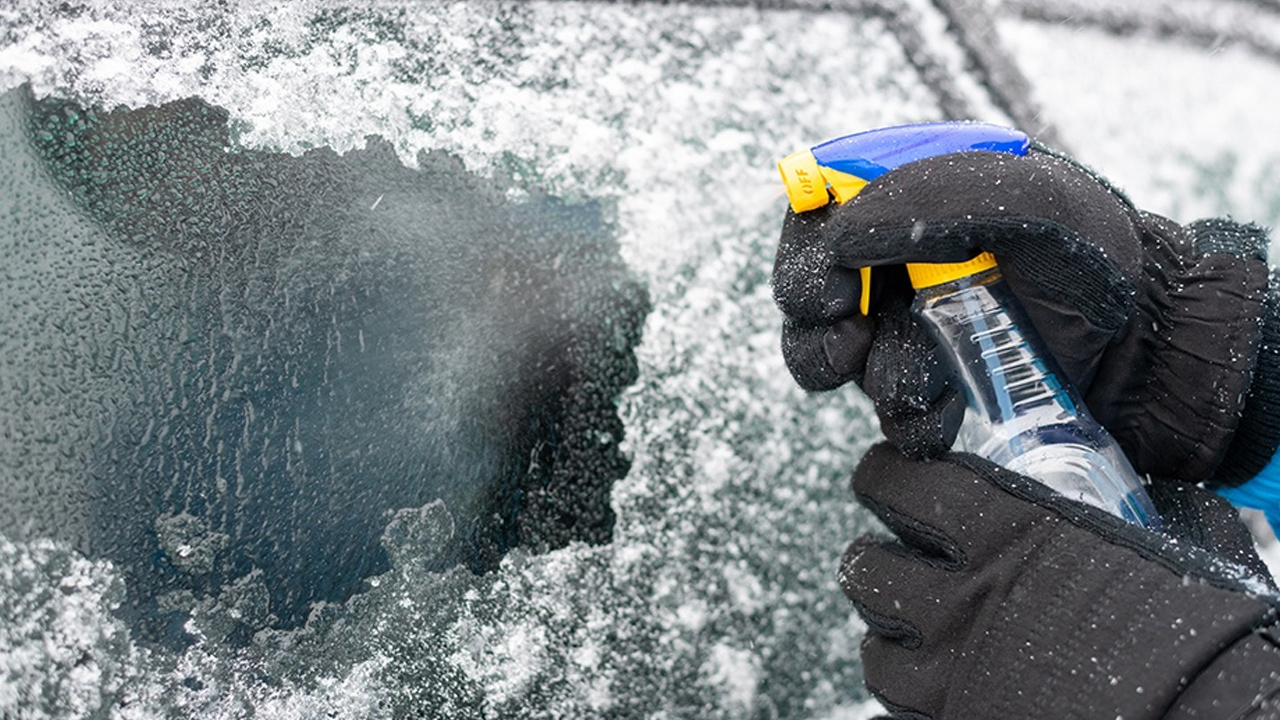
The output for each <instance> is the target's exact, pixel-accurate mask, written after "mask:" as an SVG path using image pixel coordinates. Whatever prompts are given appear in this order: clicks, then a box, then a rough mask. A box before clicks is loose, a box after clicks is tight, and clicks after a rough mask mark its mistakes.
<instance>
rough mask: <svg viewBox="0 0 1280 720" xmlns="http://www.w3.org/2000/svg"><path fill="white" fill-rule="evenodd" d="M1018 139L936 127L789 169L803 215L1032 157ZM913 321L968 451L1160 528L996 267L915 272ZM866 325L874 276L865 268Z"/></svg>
mask: <svg viewBox="0 0 1280 720" xmlns="http://www.w3.org/2000/svg"><path fill="white" fill-rule="evenodd" d="M1029 147H1030V142H1029V140H1028V138H1027V136H1026V135H1025V134H1023V133H1021V132H1018V131H1016V130H1012V129H1010V128H1005V127H1001V126H997V125H987V124H981V123H925V124H919V125H905V126H899V127H890V128H884V129H880V130H872V131H870V132H865V133H858V134H856V135H848V136H845V137H842V138H838V139H836V140H832V141H830V142H827V143H823V144H821V145H818V146H816V147H813V148H811V149H809V150H804V151H801V152H798V153H795V154H793V155H790V156H788V157H787V158H785V159H783V160H782V161H781V162H779V163H778V169H779V171H780V172H781V173H782V179H783V182H784V183H785V184H786V187H787V196H788V199H789V200H790V202H791V206H792V209H793V210H795V211H796V212H806V211H809V210H813V209H816V208H819V207H822V206H824V205H826V204H827V203H829V202H830V201H831V199H832V197H834V199H835V200H836V201H837V202H841V203H843V202H847V201H848V200H850V199H852V198H853V197H855V196H856V195H857V194H858V193H859V192H861V190H862V188H863V187H865V186H866V185H867V183H869V182H870V181H872V180H874V179H876V178H877V177H879V176H880V175H883V174H885V173H887V172H889V171H890V170H892V169H894V168H897V167H901V166H902V165H905V164H907V163H910V162H914V161H916V160H922V159H924V158H928V157H935V156H939V155H948V154H952V153H959V152H967V151H975V150H988V151H993V152H1005V153H1009V154H1012V155H1024V154H1026V152H1027V150H1028V148H1029ZM907 273H908V275H909V276H910V277H911V283H912V286H913V287H914V288H915V289H916V297H915V301H914V303H913V305H912V311H913V312H914V313H915V314H916V316H917V317H918V318H920V319H921V320H922V321H923V322H924V324H925V325H926V327H928V328H929V331H930V332H931V333H932V334H933V337H934V338H935V340H937V343H938V347H939V348H940V349H941V350H942V351H943V354H944V355H946V356H947V359H948V361H949V362H950V363H951V364H952V367H953V368H954V370H955V371H956V375H957V377H959V378H960V380H961V381H962V383H963V385H964V389H965V395H966V398H967V400H968V408H967V410H966V412H965V419H964V422H963V423H962V425H961V428H960V436H959V443H960V446H961V448H963V449H965V450H968V451H970V452H974V453H976V454H978V455H981V456H983V457H985V458H987V459H989V460H991V461H992V462H995V463H996V464H998V465H1001V466H1003V467H1005V468H1008V469H1009V470H1012V471H1014V472H1017V473H1020V474H1023V475H1027V476H1029V477H1031V478H1034V479H1036V480H1038V481H1040V482H1042V483H1044V484H1045V485H1047V486H1048V487H1050V488H1052V489H1053V490H1055V491H1057V492H1059V493H1061V494H1063V495H1065V496H1066V497H1069V498H1071V499H1074V500H1079V501H1081V502H1084V503H1088V504H1090V505H1094V506H1096V507H1099V508H1102V509H1103V510H1106V511H1107V512H1110V513H1112V514H1113V515H1116V516H1118V517H1121V518H1124V519H1125V520H1128V521H1129V522H1132V523H1135V524H1138V525H1143V526H1146V527H1150V528H1158V527H1159V526H1160V518H1159V515H1158V514H1157V513H1156V510H1155V508H1154V506H1153V505H1152V504H1151V500H1150V498H1149V497H1148V496H1147V494H1146V492H1145V491H1144V490H1143V488H1142V482H1141V480H1140V479H1139V477H1138V474H1137V473H1136V472H1135V471H1134V469H1133V467H1132V466H1131V465H1130V464H1129V461H1128V460H1127V459H1126V458H1125V456H1124V453H1123V452H1121V450H1120V448H1119V446H1118V445H1117V443H1116V441H1115V439H1114V438H1112V437H1111V435H1110V434H1109V433H1108V432H1107V431H1106V429H1105V428H1103V427H1102V426H1101V425H1100V424H1099V423H1098V422H1097V421H1096V420H1094V419H1093V417H1092V416H1091V415H1090V414H1089V412H1088V410H1087V409H1086V408H1085V406H1084V403H1082V402H1081V401H1080V397H1079V395H1078V394H1077V392H1076V391H1075V389H1074V388H1073V387H1072V386H1071V384H1070V383H1069V382H1068V381H1067V378H1066V376H1065V375H1064V374H1063V373H1062V371H1061V369H1060V368H1058V366H1057V364H1056V362H1055V361H1054V358H1053V355H1052V354H1051V353H1050V352H1049V351H1048V349H1047V348H1046V347H1045V345H1044V343H1043V341H1042V340H1041V339H1040V337H1039V336H1038V335H1037V334H1036V332H1035V328H1034V326H1033V325H1032V324H1031V321H1030V319H1029V318H1028V317H1027V315H1026V312H1025V311H1024V310H1023V308H1022V306H1021V304H1020V303H1019V302H1018V300H1017V297H1016V296H1014V294H1013V293H1012V291H1010V290H1009V288H1008V287H1007V285H1006V284H1005V282H1004V280H1003V279H1002V277H1001V275H1000V270H999V267H998V265H997V260H996V258H995V257H993V256H992V255H990V254H989V253H982V254H980V255H978V256H977V257H974V258H972V259H970V260H968V261H965V262H959V263H908V264H907ZM862 280H863V282H862V296H861V302H860V306H861V309H862V312H863V314H867V313H868V312H869V304H870V286H871V282H870V268H863V269H862Z"/></svg>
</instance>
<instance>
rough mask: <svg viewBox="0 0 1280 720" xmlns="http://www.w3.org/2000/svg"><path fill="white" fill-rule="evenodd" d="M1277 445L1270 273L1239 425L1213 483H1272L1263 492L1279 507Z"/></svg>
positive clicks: (1277, 373)
mask: <svg viewBox="0 0 1280 720" xmlns="http://www.w3.org/2000/svg"><path fill="white" fill-rule="evenodd" d="M1277 448H1280V274H1277V273H1274V272H1273V273H1272V274H1271V276H1270V282H1269V283H1268V287H1267V297H1266V301H1265V305H1264V308H1263V316H1262V333H1261V338H1260V340H1259V348H1258V357H1257V360H1256V363H1255V365H1254V369H1253V379H1252V382H1251V383H1250V385H1249V394H1248V395H1247V396H1246V398H1245V402H1244V409H1243V411H1242V413H1241V417H1240V424H1239V426H1238V427H1237V428H1236V432H1235V435H1234V436H1233V437H1232V439H1231V444H1230V446H1229V447H1228V448H1227V452H1226V455H1225V456H1224V457H1223V460H1222V464H1221V465H1220V466H1219V467H1218V469H1217V471H1216V472H1215V473H1214V475H1213V483H1214V484H1216V485H1219V486H1225V487H1238V486H1243V485H1246V484H1250V485H1251V484H1253V482H1252V481H1253V480H1254V479H1255V478H1258V479H1259V480H1260V482H1259V485H1264V484H1269V485H1273V486H1275V487H1274V489H1273V490H1272V491H1270V492H1266V493H1263V495H1264V496H1265V495H1271V503H1270V504H1271V505H1272V506H1273V507H1280V464H1277V463H1276V462H1275V457H1276V450H1277ZM1273 465H1275V467H1272V466H1273ZM1263 474H1267V475H1274V476H1275V477H1276V479H1277V482H1271V483H1266V482H1265V480H1264V479H1262V478H1259V476H1260V475H1263ZM1254 490H1255V491H1256V490H1261V488H1260V487H1259V488H1255V489H1254ZM1233 502H1234V501H1233ZM1249 506H1250V507H1256V505H1249ZM1263 509H1266V508H1263Z"/></svg>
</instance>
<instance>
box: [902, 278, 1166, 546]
mask: <svg viewBox="0 0 1280 720" xmlns="http://www.w3.org/2000/svg"><path fill="white" fill-rule="evenodd" d="M907 272H908V274H909V275H910V277H911V284H912V286H913V287H915V289H916V298H915V302H914V304H913V306H912V310H913V311H914V312H915V313H916V315H917V316H918V317H919V318H921V319H922V320H923V321H924V323H925V325H926V326H928V328H929V330H930V331H931V332H932V333H933V335H934V338H935V339H936V340H937V342H938V346H939V348H940V350H941V351H942V352H943V353H944V354H946V355H947V356H948V358H949V360H950V361H951V363H952V365H953V367H954V368H955V370H956V372H957V373H958V375H959V376H960V379H961V380H962V382H963V385H964V388H965V394H966V395H967V396H968V401H969V407H968V410H967V411H966V413H965V420H964V422H963V424H962V425H961V429H960V437H959V442H960V445H961V447H962V448H963V449H965V450H967V451H969V452H973V453H975V454H978V455H981V456H983V457H985V458H987V459H989V460H991V461H992V462H995V463H996V464H998V465H1001V466H1003V467H1005V468H1008V469H1009V470H1012V471H1014V472H1017V473H1021V474H1023V475H1027V476H1029V477H1032V478H1034V479H1036V480H1039V481H1040V482H1042V483H1044V484H1045V485H1048V486H1049V487H1050V488H1052V489H1054V490H1056V491H1057V492H1059V493H1061V494H1062V495H1065V496H1066V497H1068V498H1071V499H1073V500H1079V501H1081V502H1084V503H1088V504H1090V505H1093V506H1096V507H1099V508H1102V509H1103V510H1106V511H1107V512H1110V513H1112V514H1114V515H1117V516H1119V517H1121V518H1124V519H1125V520H1128V521H1129V522H1132V523H1135V524H1138V525H1143V526H1145V527H1150V528H1158V527H1159V525H1160V517H1159V515H1158V514H1157V513H1156V510H1155V507H1154V506H1153V505H1152V504H1151V499H1150V498H1149V497H1148V496H1147V493H1146V492H1145V491H1144V490H1143V488H1142V482H1141V480H1140V479H1139V477H1138V475H1137V473H1136V472H1135V471H1134V470H1133V467H1132V466H1131V465H1130V464H1129V461H1128V460H1127V459H1126V458H1125V456H1124V453H1123V452H1121V451H1120V447H1119V446H1118V445H1117V444H1116V441H1115V439H1114V438H1112V437H1111V435H1110V434H1109V433H1108V432H1107V431H1106V429H1105V428H1103V427H1102V426H1101V425H1099V424H1098V422H1097V421H1096V420H1094V419H1093V417H1092V416H1091V415H1090V414H1089V411H1088V410H1087V409H1086V408H1085V406H1084V404H1083V403H1082V402H1081V401H1080V398H1079V397H1078V395H1077V393H1076V391H1075V390H1074V389H1073V387H1072V386H1071V384H1070V383H1069V382H1068V381H1067V379H1066V376H1065V375H1063V374H1062V371H1061V370H1060V369H1059V368H1058V367H1057V365H1056V363H1055V362H1054V360H1053V356H1052V355H1051V354H1050V353H1049V352H1048V349H1047V348H1046V347H1044V344H1043V342H1042V341H1041V340H1040V337H1039V335H1037V334H1036V332H1035V329H1034V326H1032V324H1031V321H1030V319H1029V318H1028V317H1027V315H1026V312H1025V311H1024V310H1023V309H1022V305H1021V304H1020V303H1019V302H1018V299H1017V298H1016V297H1015V296H1014V295H1013V293H1012V292H1011V291H1010V290H1009V288H1008V286H1007V285H1006V284H1005V282H1004V280H1003V278H1002V277H1001V275H1000V270H999V268H998V267H996V261H995V258H994V257H992V256H991V255H990V254H989V253H983V254H981V255H979V256H977V257H975V258H973V259H972V260H969V261H967V262H961V263H946V264H931V263H930V264H926V263H909V264H908V265H907Z"/></svg>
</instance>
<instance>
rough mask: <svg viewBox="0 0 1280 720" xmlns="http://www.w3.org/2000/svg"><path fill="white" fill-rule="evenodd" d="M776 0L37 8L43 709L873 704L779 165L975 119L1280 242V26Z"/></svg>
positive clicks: (25, 105)
mask: <svg viewBox="0 0 1280 720" xmlns="http://www.w3.org/2000/svg"><path fill="white" fill-rule="evenodd" d="M768 5H769V7H765V8H760V7H756V6H754V5H747V4H740V5H735V4H732V3H730V4H710V5H698V4H689V5H666V4H612V3H565V2H548V3H493V2H463V3H456V2H449V3H422V4H416V3H403V4H400V3H387V4H379V5H376V6H373V7H352V6H346V5H343V4H340V3H298V4H273V3H261V4H258V5H247V6H234V7H233V8H227V7H224V6H223V5H220V4H216V3H205V4H197V5H194V6H188V5H178V4H176V3H154V4H145V5H142V6H134V5H132V4H127V3H121V4H118V5H116V4H112V3H108V2H102V3H91V4H84V5H72V4H62V5H56V6H55V5H53V4H48V3H34V2H33V3H19V4H18V5H17V6H15V7H12V8H10V9H6V10H0V23H2V24H0V82H2V83H3V85H2V86H0V91H3V94H2V95H0V165H3V169H0V188H2V190H0V206H2V207H3V210H2V211H0V248H2V253H3V256H2V258H0V261H2V264H0V300H2V301H3V308H4V309H3V311H0V329H2V330H3V332H0V611H2V612H3V614H4V616H5V617H10V618H15V622H14V623H12V624H9V625H8V626H7V627H0V668H2V669H3V673H0V676H2V678H0V715H5V714H14V715H15V716H19V717H128V718H132V717H139V718H141V717H187V716H192V715H196V714H201V715H203V716H208V717H242V716H247V715H256V716H261V717H268V718H284V717H315V716H322V715H324V714H326V713H328V714H331V715H332V716H338V717H420V716H421V717H599V716H609V717H690V718H692V717H699V718H702V717H795V718H861V717H871V716H872V715H873V714H874V713H875V712H876V711H877V706H876V705H875V703H874V702H872V701H870V700H869V699H868V695H867V693H866V690H865V688H864V687H863V685H862V681H861V668H860V661H859V657H858V644H859V641H860V639H861V637H862V634H863V632H864V629H865V628H864V627H863V625H862V624H861V622H860V621H859V620H858V619H857V616H856V614H855V613H854V612H853V609H852V608H851V606H850V605H849V604H848V602H847V601H846V600H845V599H844V597H843V595H842V594H841V592H840V589H839V586H838V584H837V582H836V577H835V575H836V569H837V567H838V565H839V558H840V555H841V553H842V552H843V549H844V547H845V545H846V544H847V543H848V541H849V540H851V539H852V538H853V537H855V536H856V535H858V534H859V533H861V532H864V531H866V530H867V529H869V528H871V527H872V525H873V521H872V520H871V519H870V515H869V514H867V513H866V512H865V511H864V510H862V509H861V508H859V507H857V506H856V504H855V503H854V502H853V500H852V497H851V496H850V494H849V493H848V490H847V480H848V476H849V473H850V471H851V469H852V468H853V466H854V464H855V463H856V461H857V459H858V458H859V457H860V456H861V455H862V453H863V452H864V451H865V450H866V449H867V448H868V447H869V446H870V445H871V444H872V443H874V442H875V441H876V440H877V438H878V437H879V434H878V429H877V424H876V420H875V416H874V411H873V409H872V407H871V406H870V403H869V401H867V400H866V399H865V397H863V396H862V395H861V394H860V393H858V392H856V391H854V390H852V389H850V390H848V391H840V392H836V393H829V394H824V395H806V394H804V393H803V392H802V391H801V390H800V389H799V388H798V387H797V386H796V385H795V383H794V381H792V379H791V377H790V376H789V374H788V372H787V370H786V368H785V366H784V364H783V361H782V356H781V353H780V352H779V349H778V348H779V342H780V341H779V331H780V316H779V314H778V312H777V310H776V309H775V307H774V304H773V299H772V295H771V290H770V287H769V274H770V269H771V265H772V262H773V256H774V252H775V249H776V244H777V235H778V230H779V227H780V224H781V218H782V215H783V212H784V209H785V206H786V205H785V203H786V200H785V198H784V195H783V189H782V185H781V182H780V181H779V180H778V176H777V171H776V169H775V167H774V163H775V162H776V161H777V160H778V159H780V158H781V157H783V156H785V155H787V154H789V153H791V152H793V151H795V150H798V149H801V148H805V147H809V146H812V145H815V144H817V143H818V142H821V141H823V140H827V139H830V138H833V137H837V136H840V135H844V134H847V133H850V132H854V131H858V130H864V129H868V128H872V127H879V126H883V125H893V124H901V123H907V122H916V121H925V120H939V119H967V118H972V119H979V120H985V121H990V122H997V123H1001V124H1013V125H1018V126H1020V127H1023V128H1024V129H1025V130H1027V131H1028V132H1030V133H1032V134H1034V135H1037V136H1038V137H1040V138H1042V139H1045V140H1047V141H1052V142H1054V143H1058V144H1060V145H1061V146H1063V147H1066V148H1069V149H1070V150H1071V151H1073V152H1076V153H1078V154H1079V155H1080V156H1081V157H1082V159H1084V160H1085V161H1087V162H1090V163H1093V164H1096V165H1098V166H1099V167H1100V168H1101V169H1103V170H1104V171H1105V172H1106V173H1107V174H1108V175H1110V176H1111V177H1113V178H1115V179H1116V180H1118V181H1119V182H1120V183H1121V184H1122V185H1124V186H1125V188H1126V189H1127V190H1129V191H1130V192H1131V193H1133V194H1138V193H1141V195H1142V201H1143V205H1144V206H1145V207H1151V208H1152V209H1154V210H1158V211H1161V212H1165V213H1168V214H1170V215H1171V216H1174V217H1177V218H1179V219H1182V220H1189V219H1192V218H1194V217H1198V216H1200V215H1203V214H1213V213H1224V212H1229V213H1233V214H1237V215H1240V216H1247V217H1248V218H1250V219H1252V220H1256V221H1258V222H1262V223H1266V222H1271V223H1274V222H1276V221H1280V174H1277V172H1280V171H1277V170H1276V168H1280V162H1277V160H1280V139H1277V138H1276V137H1275V134H1274V133H1273V132H1270V131H1269V130H1266V129H1264V124H1265V126H1266V127H1270V122H1271V119H1270V118H1269V117H1268V116H1267V114H1266V113H1257V112H1250V111H1249V110H1250V109H1251V108H1252V107H1253V106H1252V105H1251V104H1250V102H1253V103H1254V104H1256V99H1257V98H1258V97H1263V96H1264V95H1263V94H1262V93H1264V91H1263V89H1262V88H1265V87H1275V86H1276V83H1277V82H1280V69H1278V68H1277V67H1276V66H1275V64H1274V61H1273V60H1271V59H1269V58H1270V57H1273V56H1269V55H1267V54H1265V53H1263V52H1261V51H1259V50H1258V49H1257V48H1256V47H1249V46H1246V45H1245V44H1243V43H1242V42H1241V43H1234V44H1233V43H1230V42H1228V41H1229V40H1230V39H1231V38H1232V37H1237V36H1241V37H1242V33H1243V28H1244V27H1246V26H1247V25H1248V24H1250V23H1253V24H1258V23H1263V22H1264V21H1265V22H1274V21H1275V20H1276V18H1275V13H1273V12H1271V11H1269V10H1266V9H1260V8H1257V7H1255V8H1254V9H1253V10H1246V9H1243V8H1244V6H1246V5H1248V4H1247V3H1240V5H1241V8H1242V9H1240V11H1239V14H1238V16H1237V17H1236V19H1234V20H1231V21H1230V22H1234V23H1236V24H1235V25H1231V24H1230V22H1228V21H1227V20H1221V21H1215V22H1221V23H1225V25H1224V26H1223V27H1217V28H1216V31H1217V32H1219V34H1220V35H1221V36H1222V37H1224V38H1226V40H1224V41H1222V42H1223V43H1224V44H1221V45H1220V46H1219V47H1217V48H1216V49H1215V50H1214V51H1213V52H1212V53H1210V52H1205V51H1204V48H1203V47H1202V46H1201V45H1199V44H1197V42H1198V41H1197V38H1199V37H1200V36H1201V35H1202V33H1201V34H1197V33H1196V32H1192V30H1197V29H1202V28H1203V27H1205V26H1206V24H1207V23H1208V21H1207V20H1203V19H1201V18H1200V16H1198V15H1196V14H1195V11H1196V8H1197V7H1198V6H1197V5H1196V4H1195V3H1190V2H1187V3H1181V4H1178V5H1179V7H1180V8H1181V9H1182V11H1183V12H1184V14H1185V17H1183V16H1179V17H1178V18H1177V23H1175V30H1176V29H1177V28H1182V29H1184V30H1186V32H1181V33H1180V32H1166V33H1164V34H1160V33H1157V32H1154V31H1151V32H1147V33H1146V34H1144V32H1145V31H1144V30H1143V28H1144V27H1146V26H1144V25H1143V24H1142V23H1143V22H1146V21H1149V23H1150V24H1151V26H1152V27H1155V25H1156V20H1158V18H1153V17H1149V16H1148V15H1144V11H1142V10H1141V9H1140V4H1135V7H1134V8H1128V7H1127V6H1125V8H1124V12H1127V13H1129V15H1128V16H1126V17H1129V18H1130V19H1131V20H1132V22H1130V23H1128V24H1125V25H1123V27H1113V26H1109V25H1108V24H1107V20H1108V18H1112V17H1114V16H1113V15H1108V14H1106V13H1103V12H1101V11H1094V10H1091V9H1090V7H1089V6H1083V7H1082V8H1079V9H1078V12H1077V13H1076V15H1075V16H1074V18H1075V19H1074V20H1073V23H1074V24H1073V25H1071V26H1070V27H1064V26H1062V25H1060V20H1061V19H1062V18H1060V17H1057V16H1056V15H1053V14H1052V13H1051V12H1050V10H1049V4H1042V3H1037V2H1017V3H1005V4H1003V5H1000V6H999V8H997V9H993V10H992V11H991V12H990V13H987V12H978V11H972V10H970V11H963V12H962V11H960V10H958V9H956V7H955V6H956V5H958V4H957V3H952V2H938V3H937V4H936V5H931V6H924V5H921V6H920V7H916V5H915V4H899V3H896V2H879V3H877V2H850V3H840V4H836V6H834V7H833V6H831V4H821V5H819V4H812V6H811V4H810V3H802V2H796V3H773V4H768ZM1135 27H1136V28H1137V29H1136V30H1135V29H1133V28H1135ZM1215 27H1216V26H1215ZM1232 32H1235V33H1236V35H1231V33H1232ZM1272 37H1280V35H1274V36H1272ZM983 38H998V39H999V42H991V41H989V40H983ZM1275 42H1280V40H1276V41H1275ZM1109 63H1110V64H1114V63H1124V64H1125V65H1126V66H1127V67H1130V68H1133V73H1132V74H1131V75H1126V76H1125V77H1120V76H1118V75H1115V74H1108V73H1107V72H1106V71H1105V70H1104V69H1103V68H1105V67H1107V66H1108V64H1109ZM1169 68H1175V69H1177V70H1179V71H1180V72H1181V73H1182V75H1181V76H1180V77H1182V78H1183V79H1184V80H1185V79H1186V78H1191V80H1190V81H1187V82H1186V83H1185V85H1183V86H1180V87H1183V88H1184V89H1183V90H1180V91H1179V92H1181V93H1183V94H1182V95H1174V96H1170V95H1169V94H1168V93H1166V92H1163V91H1155V90H1153V89H1152V88H1154V87H1157V86H1159V81H1160V78H1162V77H1163V76H1162V75H1161V73H1167V72H1170V70H1169ZM1224 74H1227V75H1230V76H1232V77H1233V78H1238V79H1239V80H1238V82H1239V83H1240V85H1239V87H1240V88H1241V89H1239V90H1238V91H1236V90H1232V91H1231V92H1226V93H1221V88H1220V87H1219V86H1218V83H1217V79H1218V78H1221V77H1222V76H1223V75H1224ZM1144 79H1145V80H1146V84H1144V82H1143V81H1144ZM1197 83H1198V84H1197ZM1233 87H1234V86H1233ZM1215 92H1218V93H1220V97H1221V101H1220V102H1219V103H1217V104H1216V105H1215V106H1214V107H1213V108H1206V107H1205V103H1204V102H1203V101H1202V100H1201V98H1203V97H1205V96H1206V95H1205V94H1206V93H1215ZM1135 112H1136V113H1138V114H1137V115H1135V114H1134V113H1135ZM1169 115H1176V116H1177V117H1178V118H1179V119H1180V120H1185V122H1179V123H1176V124H1171V123H1166V122H1160V121H1159V118H1164V117H1168V116H1169ZM1138 117H1141V118H1143V121H1142V122H1139V121H1137V120H1136V119H1135V118H1138ZM1253 125H1257V126H1258V127H1253ZM19 709H20V710H19Z"/></svg>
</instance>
